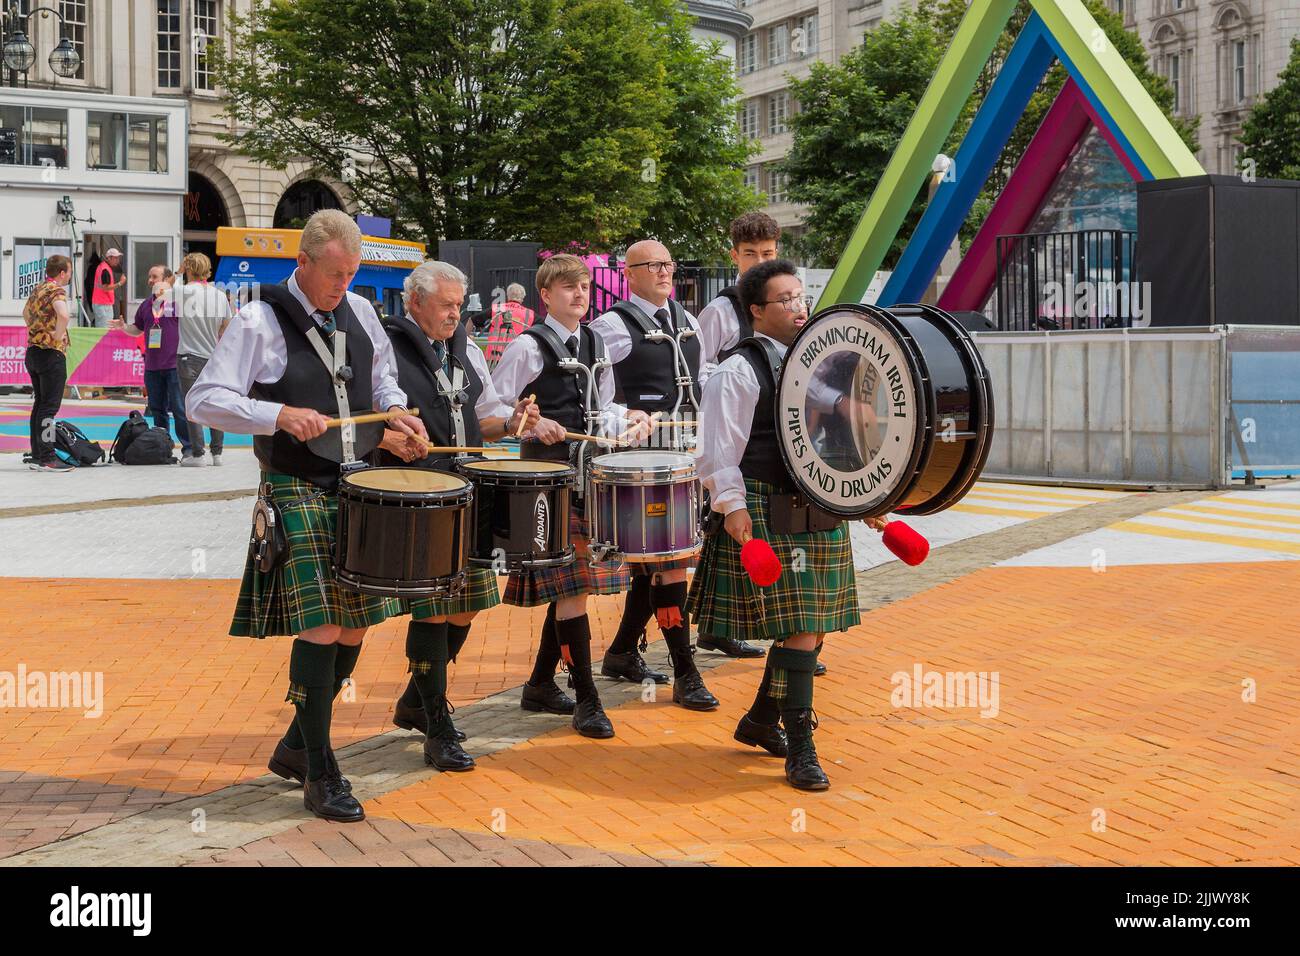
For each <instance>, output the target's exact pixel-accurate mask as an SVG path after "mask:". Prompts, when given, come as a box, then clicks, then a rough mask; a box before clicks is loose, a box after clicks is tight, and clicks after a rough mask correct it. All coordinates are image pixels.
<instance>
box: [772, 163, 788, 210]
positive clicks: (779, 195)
mask: <svg viewBox="0 0 1300 956" xmlns="http://www.w3.org/2000/svg"><path fill="white" fill-rule="evenodd" d="M786 178H787V177H786V174H785V173H784V172H782V171H780V170H778V169H769V170H768V171H767V201H768V204H769V205H772V206H775V205H777V204H778V203H783V202H785V189H786Z"/></svg>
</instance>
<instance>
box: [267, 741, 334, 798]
mask: <svg viewBox="0 0 1300 956" xmlns="http://www.w3.org/2000/svg"><path fill="white" fill-rule="evenodd" d="M325 759H326V761H327V764H328V767H329V768H330V769H331V770H333V771H334V772H337V771H338V766H339V763H338V761H337V760H335V759H334V751H333V750H332V749H331V750H326V751H325ZM266 769H267V770H270V771H271V773H273V774H276V775H277V776H280V777H283V778H284V779H285V780H293V781H295V782H297V783H306V781H307V748H306V747H303V748H302V749H301V750H294V749H293V748H292V747H290V746H289V745H288V744H286V743H285V742H284V740H280V741H278V742H277V743H276V745H275V752H274V753H272V754H271V759H270V760H268V761H267V762H266ZM339 778H340V779H341V780H342V781H343V785H344V787H345V788H346V789H347V791H348V793H351V792H352V784H350V783H348V779H347V777H344V776H343V775H342V774H341V773H340V774H339Z"/></svg>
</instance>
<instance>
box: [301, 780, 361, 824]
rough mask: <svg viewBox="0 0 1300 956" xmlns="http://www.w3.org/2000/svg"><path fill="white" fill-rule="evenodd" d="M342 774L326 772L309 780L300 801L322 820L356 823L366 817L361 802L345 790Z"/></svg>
mask: <svg viewBox="0 0 1300 956" xmlns="http://www.w3.org/2000/svg"><path fill="white" fill-rule="evenodd" d="M345 782H346V780H345V779H344V777H343V775H342V774H337V775H336V774H332V773H326V774H325V776H323V777H321V778H320V779H319V780H309V781H308V782H307V784H306V785H305V786H304V787H303V790H302V803H303V806H305V807H306V808H307V809H308V810H310V811H311V812H312V813H314V814H316V816H318V817H320V818H321V819H323V820H334V821H335V822H337V823H357V822H359V821H361V820H364V819H365V818H366V811H365V810H363V809H361V804H360V803H358V802H357V799H356V798H355V797H354V796H352V793H351V791H350V790H346V789H344V787H343V784H344V783H345Z"/></svg>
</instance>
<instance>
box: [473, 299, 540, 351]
mask: <svg viewBox="0 0 1300 956" xmlns="http://www.w3.org/2000/svg"><path fill="white" fill-rule="evenodd" d="M524 295H525V292H524V287H523V286H521V285H520V284H519V283H518V282H512V283H510V285H508V286H506V301H505V302H503V303H498V302H493V303H492V308H491V310H490V311H491V314H492V321H491V322H490V323H489V324H488V344H487V349H485V350H484V354H485V355H487V360H488V362H489V363H491V364H492V365H493V366H495V365H496V363H497V361H498V360H499V359H500V358H501V353H502V352H504V351H505V350H506V346H507V345H509V344H510V343H511V342H513V341H514V340H515V337H516V336H517V335H519V333H520V332H522V331H523V330H524V329H527V328H530V327H531V326H532V324H533V322H534V321H535V320H536V318H537V314H536V313H535V312H534V311H533V310H532V309H527V308H524Z"/></svg>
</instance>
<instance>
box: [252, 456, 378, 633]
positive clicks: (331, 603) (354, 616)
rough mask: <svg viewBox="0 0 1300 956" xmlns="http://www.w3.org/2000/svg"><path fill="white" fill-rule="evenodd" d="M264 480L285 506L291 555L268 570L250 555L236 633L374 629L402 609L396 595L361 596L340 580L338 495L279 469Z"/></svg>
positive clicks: (277, 501)
mask: <svg viewBox="0 0 1300 956" xmlns="http://www.w3.org/2000/svg"><path fill="white" fill-rule="evenodd" d="M262 482H263V483H266V482H270V483H271V486H272V492H271V495H272V498H273V499H274V501H275V503H276V505H277V506H278V507H279V508H280V514H281V519H282V521H283V523H284V533H285V539H286V542H287V544H288V548H287V554H286V555H285V559H284V562H283V563H282V564H281V565H280V567H278V568H276V569H275V570H274V571H272V572H270V573H269V574H263V573H262V572H261V571H259V570H257V568H256V567H254V565H253V560H252V555H251V554H250V555H249V557H248V559H247V561H246V562H245V564H244V579H243V581H242V582H241V584H240V586H239V597H238V599H236V601H235V616H234V620H233V621H232V622H231V624H230V633H231V634H232V635H235V636H237V637H270V636H272V635H278V634H283V635H295V634H301V633H302V632H303V631H306V630H310V629H311V628H313V627H320V626H321V625H324V624H337V625H340V626H342V627H348V628H353V627H369V626H371V625H372V624H378V623H380V622H381V621H384V620H386V619H388V618H389V617H392V616H393V615H395V614H400V613H402V610H401V606H400V605H399V604H398V602H397V601H395V600H393V599H390V598H381V597H373V596H371V595H367V594H358V593H356V592H355V591H349V590H348V589H347V588H343V587H339V585H338V584H337V583H336V582H335V580H334V532H335V525H336V523H337V521H338V504H339V502H338V496H337V495H335V494H318V492H321V489H319V488H317V487H316V486H315V485H312V484H310V483H309V482H306V481H301V480H299V479H297V478H294V477H292V476H290V475H282V474H278V473H274V472H263V473H262ZM309 496H311V497H309ZM304 498H306V499H307V500H305V501H303V500H301V499H304Z"/></svg>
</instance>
